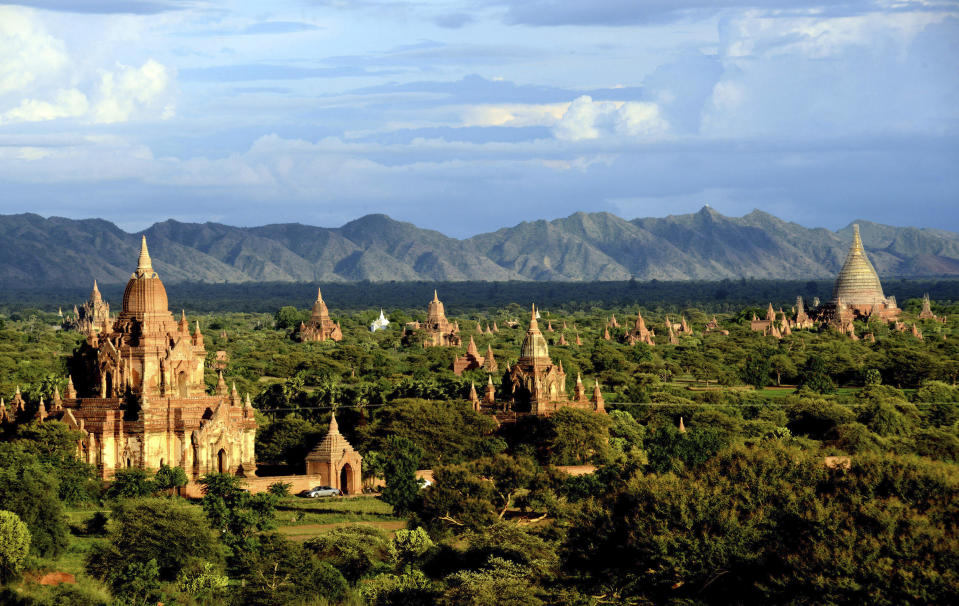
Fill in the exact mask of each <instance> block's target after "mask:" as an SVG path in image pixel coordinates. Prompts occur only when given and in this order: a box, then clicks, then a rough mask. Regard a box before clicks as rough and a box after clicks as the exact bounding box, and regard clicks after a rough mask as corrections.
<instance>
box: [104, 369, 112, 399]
mask: <svg viewBox="0 0 959 606" xmlns="http://www.w3.org/2000/svg"><path fill="white" fill-rule="evenodd" d="M106 383H107V393H106V397H108V398H109V397H112V396H113V373H112V372H107V380H106Z"/></svg>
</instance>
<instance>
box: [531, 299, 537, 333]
mask: <svg viewBox="0 0 959 606" xmlns="http://www.w3.org/2000/svg"><path fill="white" fill-rule="evenodd" d="M529 329H530V330H534V329H535V330H539V324H538V323H537V322H536V303H533V309H532V312H531V315H530V319H529Z"/></svg>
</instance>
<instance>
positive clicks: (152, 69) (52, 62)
mask: <svg viewBox="0 0 959 606" xmlns="http://www.w3.org/2000/svg"><path fill="white" fill-rule="evenodd" d="M80 57H81V56H80V55H78V57H77V58H74V57H73V56H71V49H69V48H68V46H67V44H66V43H65V42H64V41H63V40H60V39H58V38H56V37H55V36H53V35H51V34H50V33H49V32H48V31H47V30H46V28H45V27H44V24H43V23H42V22H41V21H40V20H39V19H38V17H37V13H36V12H34V11H31V10H28V9H23V8H16V7H3V6H0V123H11V122H42V121H47V120H56V119H63V118H72V119H76V120H77V121H79V122H92V123H115V122H125V121H129V120H133V119H140V118H156V117H159V118H162V119H166V118H169V117H171V116H172V115H173V112H174V103H173V99H174V89H175V86H174V72H173V70H171V69H170V68H168V67H166V66H164V65H162V64H161V63H159V62H158V61H155V60H154V59H148V60H146V61H145V62H144V63H143V64H142V65H141V66H140V67H131V66H127V65H121V64H116V65H115V66H113V67H112V69H107V68H103V67H98V66H94V69H92V70H91V69H90V67H91V66H90V65H89V63H90V60H88V59H86V60H85V59H82V58H80Z"/></svg>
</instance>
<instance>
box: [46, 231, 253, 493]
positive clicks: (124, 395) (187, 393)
mask: <svg viewBox="0 0 959 606" xmlns="http://www.w3.org/2000/svg"><path fill="white" fill-rule="evenodd" d="M205 361H206V348H205V346H204V341H203V334H202V332H201V331H200V326H199V323H197V324H196V328H195V330H194V331H193V332H192V333H191V331H190V325H189V324H188V323H187V320H186V316H185V314H182V315H181V317H180V320H179V322H177V321H176V320H175V319H174V317H173V315H172V314H171V313H170V310H169V309H168V303H167V294H166V289H165V288H164V286H163V283H162V282H161V281H160V277H159V276H158V275H157V273H156V272H155V271H154V270H153V264H152V260H151V259H150V254H149V251H148V250H147V244H146V238H145V237H144V238H143V241H142V244H141V248H140V256H139V259H138V262H137V268H136V271H135V272H134V273H133V275H131V276H130V280H129V282H128V283H127V286H126V289H125V290H124V293H123V307H122V310H121V311H120V313H119V315H118V316H117V318H116V320H115V321H113V322H112V323H109V324H107V325H105V326H104V327H103V329H102V330H101V331H99V332H97V331H94V330H89V331H88V332H87V341H86V343H85V344H83V345H82V346H81V347H80V349H79V350H78V351H77V352H76V353H75V354H74V357H73V358H72V360H71V363H70V372H71V376H70V379H69V383H68V386H67V390H66V393H65V394H64V396H65V397H63V399H62V401H60V402H56V403H55V404H54V406H53V408H52V409H51V410H50V411H49V413H48V411H47V410H46V409H45V408H44V407H43V405H42V404H41V410H40V413H39V414H38V417H39V418H40V420H41V421H42V420H44V418H46V417H53V418H59V419H60V420H62V421H64V422H66V423H67V424H68V425H71V426H72V427H74V428H76V429H79V430H80V431H81V433H82V435H83V438H82V440H81V442H80V445H79V449H80V457H81V459H83V460H84V461H87V462H89V463H92V464H94V465H96V466H97V467H98V469H99V470H100V473H101V475H102V477H104V478H107V477H110V476H112V475H113V473H114V472H115V471H116V470H117V469H119V468H124V467H140V468H147V469H156V468H158V467H159V466H160V465H161V464H164V463H165V464H167V465H171V466H180V467H182V468H183V469H184V470H186V472H187V474H188V475H191V476H192V477H193V478H194V479H196V478H197V477H199V476H201V475H203V474H205V473H209V472H223V473H233V474H237V475H247V476H252V475H253V474H254V472H255V470H256V463H255V455H254V436H255V433H256V420H255V419H254V416H253V408H252V406H251V404H250V401H249V398H247V399H246V401H245V402H244V401H243V400H241V398H240V396H239V394H238V393H237V391H236V388H235V387H234V388H233V389H232V390H228V388H227V386H226V384H225V383H224V381H223V378H222V375H221V376H220V381H219V385H218V387H217V389H216V393H215V395H209V394H207V392H206V384H205V382H204V364H205ZM57 398H59V394H57Z"/></svg>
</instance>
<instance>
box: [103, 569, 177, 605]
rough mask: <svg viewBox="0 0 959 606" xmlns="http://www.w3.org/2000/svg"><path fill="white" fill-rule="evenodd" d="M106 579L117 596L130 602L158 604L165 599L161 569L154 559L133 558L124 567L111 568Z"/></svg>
mask: <svg viewBox="0 0 959 606" xmlns="http://www.w3.org/2000/svg"><path fill="white" fill-rule="evenodd" d="M104 580H105V581H107V582H108V583H109V584H110V589H111V590H112V591H113V594H114V595H115V596H118V597H120V598H122V599H123V600H124V601H125V602H127V603H129V604H143V605H144V606H146V605H147V604H156V603H158V602H161V601H162V600H163V591H162V587H161V585H160V570H159V568H158V567H157V562H156V560H154V559H150V560H146V561H137V560H132V561H129V562H127V564H126V565H125V566H123V567H122V568H117V569H113V570H110V571H109V572H108V573H107V574H106V576H105V577H104Z"/></svg>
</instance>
